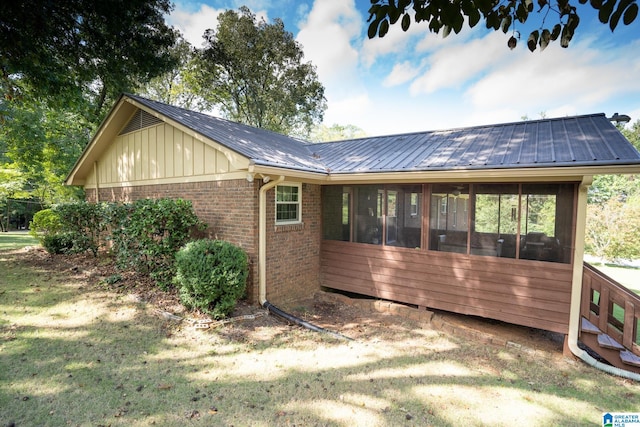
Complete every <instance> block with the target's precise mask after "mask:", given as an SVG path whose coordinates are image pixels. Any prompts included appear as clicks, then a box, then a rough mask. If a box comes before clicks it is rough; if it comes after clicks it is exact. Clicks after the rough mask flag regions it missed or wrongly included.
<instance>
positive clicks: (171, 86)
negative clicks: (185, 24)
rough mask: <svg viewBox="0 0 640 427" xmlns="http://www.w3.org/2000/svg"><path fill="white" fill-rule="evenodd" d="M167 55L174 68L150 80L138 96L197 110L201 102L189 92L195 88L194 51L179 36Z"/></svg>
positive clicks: (194, 93) (195, 95)
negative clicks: (170, 58) (171, 59)
mask: <svg viewBox="0 0 640 427" xmlns="http://www.w3.org/2000/svg"><path fill="white" fill-rule="evenodd" d="M169 55H170V56H171V57H172V58H173V62H174V64H175V65H174V67H173V68H171V69H170V70H168V71H166V72H165V73H163V74H161V75H159V76H157V77H154V78H153V79H151V80H150V81H149V82H148V83H147V84H146V85H144V87H143V88H142V89H141V90H140V95H142V96H146V97H147V98H150V99H154V100H156V101H160V102H164V103H165V104H170V105H175V106H178V107H182V108H186V109H189V110H193V109H197V108H198V107H199V106H200V105H201V104H202V103H203V100H202V98H201V97H200V96H199V95H198V94H197V93H196V92H194V91H192V90H191V88H192V87H194V86H195V84H194V83H193V80H194V78H195V76H194V70H193V69H194V66H195V61H194V59H195V57H196V51H195V49H194V48H193V46H191V44H190V43H189V42H188V41H186V40H185V39H184V38H182V37H181V36H180V37H178V38H177V39H176V43H175V44H174V45H173V46H172V47H171V48H170V49H169Z"/></svg>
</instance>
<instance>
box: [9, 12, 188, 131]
mask: <svg viewBox="0 0 640 427" xmlns="http://www.w3.org/2000/svg"><path fill="white" fill-rule="evenodd" d="M170 10H171V3H170V2H169V0H129V1H126V2H122V1H120V0H102V1H99V2H96V1H93V0H65V1H50V0H32V1H28V2H27V1H3V2H0V79H1V82H2V83H1V86H2V89H3V95H4V97H5V99H9V100H11V99H14V98H16V97H21V96H24V95H25V94H24V93H23V92H24V90H25V84H26V86H27V87H31V88H32V89H33V91H31V92H29V93H28V96H37V97H41V98H43V99H47V100H48V101H49V102H53V103H56V105H58V106H60V105H62V106H64V105H68V104H69V103H73V102H78V100H79V99H81V98H85V99H86V98H91V100H92V102H93V110H92V111H91V112H90V114H91V116H92V117H91V119H92V121H94V122H99V120H100V119H101V118H102V117H101V115H102V114H103V107H104V106H105V105H108V104H109V103H108V101H110V100H111V99H115V98H116V97H117V96H118V95H119V94H120V92H123V91H129V90H131V89H132V88H135V87H136V86H137V85H138V84H139V83H140V82H144V81H147V80H149V79H150V78H151V77H153V76H155V75H157V74H159V73H161V72H162V71H164V70H165V69H167V68H168V67H170V65H171V58H170V56H169V55H168V54H167V49H168V47H169V46H171V45H172V44H173V42H174V40H175V36H176V33H175V31H174V30H173V29H172V28H170V27H168V26H167V25H166V23H165V20H164V16H165V14H167V13H169V11H170Z"/></svg>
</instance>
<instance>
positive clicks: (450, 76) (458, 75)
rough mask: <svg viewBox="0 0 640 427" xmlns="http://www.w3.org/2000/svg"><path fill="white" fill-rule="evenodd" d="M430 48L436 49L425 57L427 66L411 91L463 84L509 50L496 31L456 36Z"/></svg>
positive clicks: (507, 53)
mask: <svg viewBox="0 0 640 427" xmlns="http://www.w3.org/2000/svg"><path fill="white" fill-rule="evenodd" d="M447 39H448V38H447ZM445 40H446V39H445ZM429 49H431V50H433V49H435V51H434V52H433V53H431V54H430V55H429V57H428V61H427V62H428V64H429V69H428V70H427V71H426V72H425V73H424V74H423V75H422V76H420V77H419V78H417V79H416V80H414V82H413V83H412V84H411V94H412V95H418V94H421V93H426V94H428V93H432V92H435V91H437V90H440V89H444V88H458V87H462V86H463V85H464V84H466V83H468V82H469V81H470V80H471V79H473V78H476V77H477V76H478V75H479V74H482V73H483V72H485V71H486V70H487V69H490V68H492V67H495V66H496V65H498V66H499V65H501V64H502V62H503V59H504V57H505V56H507V55H509V54H511V53H512V52H511V51H509V49H507V47H506V43H505V41H504V35H503V34H499V33H495V32H492V33H490V34H488V35H486V36H485V37H482V38H478V39H474V40H471V41H469V42H466V40H464V39H458V40H457V41H454V40H452V41H450V42H444V43H440V44H438V45H435V44H430V45H429Z"/></svg>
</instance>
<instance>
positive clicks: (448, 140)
mask: <svg viewBox="0 0 640 427" xmlns="http://www.w3.org/2000/svg"><path fill="white" fill-rule="evenodd" d="M317 153H318V154H319V155H320V157H321V158H323V160H324V161H325V162H326V163H327V165H328V168H329V170H330V171H331V172H330V175H329V178H328V180H327V182H326V183H325V184H324V185H323V186H322V244H321V285H322V286H323V287H325V288H329V289H334V290H338V291H343V292H348V293H353V294H360V295H365V296H370V297H375V298H381V299H387V300H391V301H398V302H403V303H407V304H411V305H414V306H416V307H420V308H423V307H424V308H430V309H440V310H446V311H451V312H456V313H461V314H469V315H477V316H482V317H486V318H491V319H497V320H501V321H505V322H509V323H513V324H517V325H523V326H530V327H535V328H540V329H545V330H550V331H555V332H560V333H563V334H567V333H568V330H569V320H570V310H571V307H572V294H574V293H575V292H574V290H575V288H574V285H575V286H577V287H578V289H579V285H580V283H578V282H579V281H580V280H581V277H582V268H583V266H582V255H583V250H584V224H585V215H586V194H587V189H588V188H589V185H590V184H591V181H592V177H593V176H594V175H600V174H619V173H637V171H638V170H639V166H638V165H639V163H640V158H639V155H638V152H637V151H636V150H635V149H634V148H633V147H632V146H631V145H630V144H629V142H628V141H627V140H626V139H625V138H624V137H623V136H622V135H621V134H620V132H618V130H617V129H616V128H615V126H613V125H612V124H611V123H610V122H609V120H608V119H607V118H606V117H605V116H604V114H598V115H589V116H577V117H567V118H560V119H551V120H540V121H533V122H519V123H511V124H504V125H493V126H484V127H477V128H464V129H454V130H448V131H441V132H437V131H436V132H425V133H419V134H408V135H396V136H391V137H378V138H369V139H363V140H354V141H344V142H340V143H336V144H326V145H325V146H324V147H321V148H320V149H319V150H318V151H317ZM578 295H579V292H578Z"/></svg>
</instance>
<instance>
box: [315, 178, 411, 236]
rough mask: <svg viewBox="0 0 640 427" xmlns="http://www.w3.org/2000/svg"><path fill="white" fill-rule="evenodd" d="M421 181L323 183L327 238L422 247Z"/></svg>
mask: <svg viewBox="0 0 640 427" xmlns="http://www.w3.org/2000/svg"><path fill="white" fill-rule="evenodd" d="M421 206H422V186H421V185H395V186H384V185H354V186H341V185H331V186H324V187H322V235H323V237H324V238H325V239H327V240H342V241H346V242H349V241H351V242H357V243H368V244H372V245H382V244H384V245H388V246H401V247H405V248H419V247H420V244H421V238H422V217H421V211H422V207H421Z"/></svg>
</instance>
